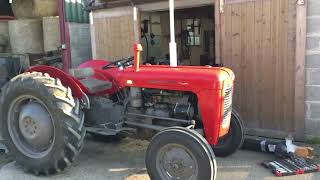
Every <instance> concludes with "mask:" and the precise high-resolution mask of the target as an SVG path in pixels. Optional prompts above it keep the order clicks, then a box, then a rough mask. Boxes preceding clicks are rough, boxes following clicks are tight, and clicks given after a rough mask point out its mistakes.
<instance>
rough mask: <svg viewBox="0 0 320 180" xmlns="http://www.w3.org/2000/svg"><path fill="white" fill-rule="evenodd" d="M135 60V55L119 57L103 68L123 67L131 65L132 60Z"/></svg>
mask: <svg viewBox="0 0 320 180" xmlns="http://www.w3.org/2000/svg"><path fill="white" fill-rule="evenodd" d="M133 60H134V57H127V58H123V59H119V60H117V61H115V62H112V63H110V64H108V65H106V66H104V67H103V68H102V69H111V68H114V67H123V66H130V65H131V62H132V61H133Z"/></svg>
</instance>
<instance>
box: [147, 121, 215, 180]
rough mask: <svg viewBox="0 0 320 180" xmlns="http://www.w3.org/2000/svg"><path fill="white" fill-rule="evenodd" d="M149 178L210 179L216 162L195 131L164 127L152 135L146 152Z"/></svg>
mask: <svg viewBox="0 0 320 180" xmlns="http://www.w3.org/2000/svg"><path fill="white" fill-rule="evenodd" d="M146 166H147V171H148V174H149V176H150V178H151V179H161V180H177V179H184V180H214V179H215V178H216V172H217V165H216V161H215V157H214V154H213V152H212V150H211V147H210V145H209V144H208V143H207V141H206V140H205V139H204V138H201V135H198V133H197V132H195V131H192V130H189V129H186V128H179V127H177V128H168V129H166V130H163V131H161V132H159V133H158V134H156V135H155V136H154V137H153V139H152V141H151V143H150V145H149V147H148V150H147V154H146Z"/></svg>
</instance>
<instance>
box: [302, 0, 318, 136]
mask: <svg viewBox="0 0 320 180" xmlns="http://www.w3.org/2000/svg"><path fill="white" fill-rule="evenodd" d="M307 28H308V29H307V32H308V34H307V54H306V114H305V118H306V134H307V136H320V0H308V19H307Z"/></svg>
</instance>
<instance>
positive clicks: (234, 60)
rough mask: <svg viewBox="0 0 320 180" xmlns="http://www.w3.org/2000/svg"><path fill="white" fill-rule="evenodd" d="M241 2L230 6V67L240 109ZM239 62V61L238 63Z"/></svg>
mask: <svg viewBox="0 0 320 180" xmlns="http://www.w3.org/2000/svg"><path fill="white" fill-rule="evenodd" d="M240 13H241V4H235V5H233V6H232V10H231V16H232V24H231V35H232V37H231V42H232V43H231V47H232V57H231V63H230V65H231V67H232V69H233V70H234V73H235V74H236V77H237V78H236V79H237V80H236V82H235V91H238V92H239V93H236V94H235V101H236V102H238V103H237V104H236V106H235V108H236V109H237V110H238V111H241V110H242V108H241V82H242V78H241V70H242V69H241V66H242V64H241V17H240ZM239 62H240V63H239Z"/></svg>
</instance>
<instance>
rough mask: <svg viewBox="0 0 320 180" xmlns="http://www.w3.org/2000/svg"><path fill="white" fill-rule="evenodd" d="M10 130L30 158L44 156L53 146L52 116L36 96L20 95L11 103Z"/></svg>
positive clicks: (19, 148) (18, 145)
mask: <svg viewBox="0 0 320 180" xmlns="http://www.w3.org/2000/svg"><path fill="white" fill-rule="evenodd" d="M8 130H9V134H10V137H11V139H12V141H13V143H14V145H15V146H16V147H17V149H18V150H19V151H20V152H21V153H23V154H24V155H26V156H28V157H30V158H34V159H35V158H43V157H45V156H46V155H47V154H48V153H49V152H50V151H51V149H52V147H53V144H54V140H55V136H54V133H55V130H54V125H53V121H52V116H51V114H50V113H49V111H48V108H47V106H46V105H45V104H44V103H43V102H42V101H41V100H40V99H38V98H36V97H34V96H31V95H23V96H19V97H17V98H16V99H15V100H14V101H13V102H12V103H11V105H10V107H9V111H8Z"/></svg>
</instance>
